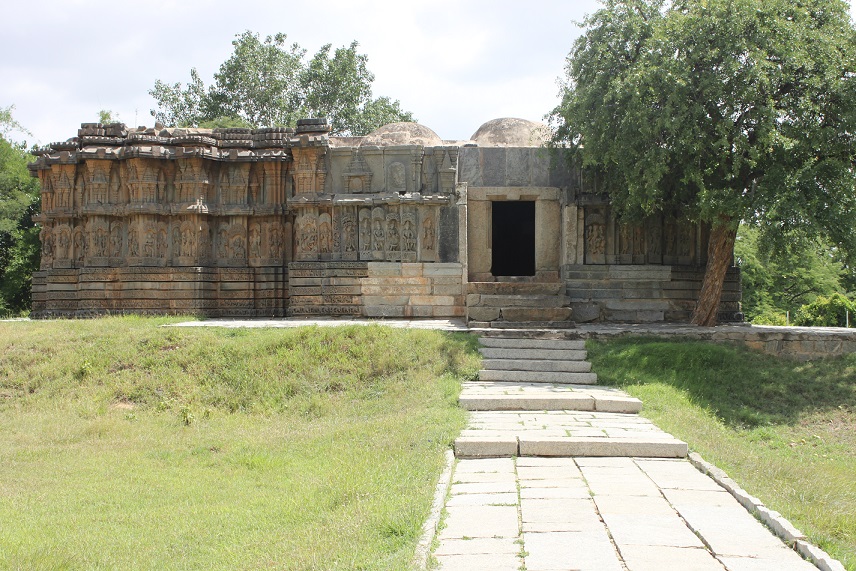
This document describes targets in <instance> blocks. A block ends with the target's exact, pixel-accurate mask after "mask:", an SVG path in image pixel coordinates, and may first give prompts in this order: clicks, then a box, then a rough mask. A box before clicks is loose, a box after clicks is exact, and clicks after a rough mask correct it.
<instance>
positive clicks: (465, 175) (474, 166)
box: [458, 147, 484, 187]
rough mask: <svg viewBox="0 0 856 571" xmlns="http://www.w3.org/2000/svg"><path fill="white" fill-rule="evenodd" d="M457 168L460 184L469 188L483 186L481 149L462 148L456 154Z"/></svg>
mask: <svg viewBox="0 0 856 571" xmlns="http://www.w3.org/2000/svg"><path fill="white" fill-rule="evenodd" d="M458 167H459V168H460V174H459V175H458V179H459V180H460V181H461V182H466V183H469V186H471V187H473V186H484V183H483V180H482V169H481V149H479V148H478V147H462V148H461V150H460V152H459V154H458Z"/></svg>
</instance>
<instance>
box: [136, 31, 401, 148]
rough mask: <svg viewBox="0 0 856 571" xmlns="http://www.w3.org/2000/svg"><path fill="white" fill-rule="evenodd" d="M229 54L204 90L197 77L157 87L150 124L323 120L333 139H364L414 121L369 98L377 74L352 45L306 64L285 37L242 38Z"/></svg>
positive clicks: (324, 51)
mask: <svg viewBox="0 0 856 571" xmlns="http://www.w3.org/2000/svg"><path fill="white" fill-rule="evenodd" d="M232 45H233V46H234V51H233V52H232V55H231V56H229V58H228V59H227V60H226V61H225V62H223V64H222V65H221V66H220V70H219V71H218V72H217V73H215V74H214V83H213V84H212V85H210V86H209V87H208V88H206V87H205V84H204V82H203V81H202V79H201V78H200V76H199V73H198V72H197V71H196V69H195V68H194V69H191V70H190V81H189V82H188V83H187V85H186V86H185V85H182V84H181V83H175V84H172V85H170V84H167V83H165V82H163V81H161V80H157V81H156V82H155V86H154V88H153V89H152V90H151V91H149V94H150V95H151V96H152V97H154V99H155V101H156V102H157V106H158V109H156V110H152V115H154V116H155V118H156V119H157V120H158V121H160V122H162V123H164V124H167V125H179V126H247V127H263V126H267V127H270V126H293V125H294V124H295V123H296V121H297V119H300V118H302V117H326V118H327V119H328V120H329V121H330V124H331V126H332V132H333V133H334V134H338V135H365V134H367V133H369V132H370V131H372V130H374V129H376V128H378V127H380V126H382V125H385V124H386V123H393V122H398V121H413V120H414V118H413V115H412V114H410V113H409V112H406V111H404V110H403V109H401V105H400V104H399V102H398V101H392V100H390V99H389V98H388V97H378V98H373V96H372V83H373V82H374V74H372V73H371V72H370V71H369V69H368V67H367V64H368V57H367V56H366V55H365V54H360V53H358V52H357V47H358V44H357V42H352V43H351V45H350V46H349V47H347V48H345V47H342V48H338V49H336V50H335V51H333V53H332V56H331V48H332V46H331V45H330V44H327V45H325V46H322V47H321V49H320V50H318V52H317V53H316V54H315V55H314V56H312V58H310V59H309V60H308V61H307V60H306V50H304V49H303V48H301V47H300V46H299V45H298V44H292V45H290V46H287V45H286V36H285V34H276V35H274V36H267V37H266V38H265V39H264V41H262V40H261V39H260V38H259V35H258V34H254V33H252V32H250V31H246V32H244V33H243V34H239V35H238V36H237V37H236V39H235V40H234V41H232Z"/></svg>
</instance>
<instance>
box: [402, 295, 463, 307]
mask: <svg viewBox="0 0 856 571" xmlns="http://www.w3.org/2000/svg"><path fill="white" fill-rule="evenodd" d="M458 301H459V298H456V297H455V296H452V295H412V296H410V303H411V304H412V305H455V304H456V303H458Z"/></svg>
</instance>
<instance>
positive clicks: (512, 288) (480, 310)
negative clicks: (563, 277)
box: [467, 281, 574, 329]
mask: <svg viewBox="0 0 856 571" xmlns="http://www.w3.org/2000/svg"><path fill="white" fill-rule="evenodd" d="M569 301H570V300H569V298H568V297H567V296H566V295H565V286H564V284H562V283H559V282H550V283H539V282H516V281H497V282H470V283H469V284H467V318H468V320H469V321H470V322H471V324H472V325H474V326H476V327H503V328H530V327H532V326H533V325H535V324H537V325H538V326H541V327H549V328H553V329H557V328H559V329H563V328H570V327H573V326H574V324H573V321H571V316H572V310H571V308H570V307H569V306H568V304H569Z"/></svg>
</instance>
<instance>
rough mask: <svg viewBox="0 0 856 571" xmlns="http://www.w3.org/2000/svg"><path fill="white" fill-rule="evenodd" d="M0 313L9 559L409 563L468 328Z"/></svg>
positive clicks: (467, 365) (470, 345)
mask: <svg viewBox="0 0 856 571" xmlns="http://www.w3.org/2000/svg"><path fill="white" fill-rule="evenodd" d="M169 321H170V320H168V319H155V318H139V317H127V318H107V319H98V320H84V321H53V322H15V323H0V569H22V570H24V569H26V570H28V571H29V570H38V569H51V570H55V569H87V570H88V569H182V570H186V569H205V570H210V569H230V570H231V569H289V570H292V569H293V570H303V569H325V570H326V569H372V570H374V569H378V570H380V569H390V570H392V569H395V570H398V569H407V568H408V567H409V564H410V561H411V558H412V557H413V552H414V548H415V545H416V542H417V541H418V539H419V535H420V533H421V526H422V523H423V521H424V519H425V517H426V516H427V514H428V511H429V509H430V504H431V500H432V495H433V491H434V486H435V484H436V481H437V478H438V476H439V474H440V472H441V470H442V466H443V453H444V451H445V450H447V449H448V448H449V446H450V445H451V443H452V440H453V439H454V437H455V436H456V435H457V434H458V432H459V431H460V429H461V428H462V427H463V425H464V423H465V413H464V412H463V411H462V410H460V409H459V408H458V407H457V395H458V392H459V390H460V382H461V380H463V379H466V378H470V377H473V376H475V375H476V373H477V370H478V363H479V356H478V353H477V351H476V341H475V339H474V338H472V337H469V336H467V335H461V334H450V333H443V332H436V331H417V330H400V329H398V330H395V329H391V328H385V327H379V326H350V327H341V328H316V327H307V328H300V329H252V330H246V329H219V328H163V327H159V326H160V325H162V324H164V323H167V322H169Z"/></svg>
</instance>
